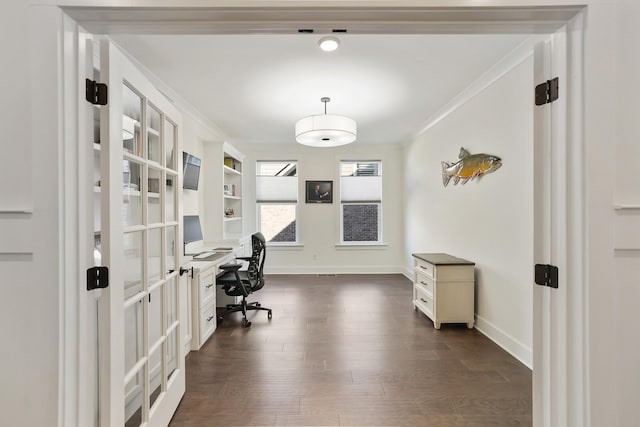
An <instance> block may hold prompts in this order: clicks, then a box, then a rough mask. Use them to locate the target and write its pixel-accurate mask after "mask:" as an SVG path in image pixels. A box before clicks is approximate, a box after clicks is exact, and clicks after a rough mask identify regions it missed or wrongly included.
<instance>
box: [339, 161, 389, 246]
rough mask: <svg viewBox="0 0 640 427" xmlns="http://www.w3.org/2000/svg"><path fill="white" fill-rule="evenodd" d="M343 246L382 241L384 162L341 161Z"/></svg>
mask: <svg viewBox="0 0 640 427" xmlns="http://www.w3.org/2000/svg"><path fill="white" fill-rule="evenodd" d="M340 211H341V215H340V222H341V227H340V228H341V232H340V234H341V241H342V242H343V243H380V242H382V220H381V214H382V162H380V161H342V162H340Z"/></svg>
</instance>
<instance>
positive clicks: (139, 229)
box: [96, 40, 185, 426]
mask: <svg viewBox="0 0 640 427" xmlns="http://www.w3.org/2000/svg"><path fill="white" fill-rule="evenodd" d="M100 80H101V81H102V82H103V83H106V84H107V85H108V88H109V99H108V104H107V105H105V106H102V107H100V110H101V111H100V124H101V126H100V142H99V152H100V156H99V157H100V185H99V187H98V188H97V190H96V192H99V194H100V199H101V220H100V223H101V231H100V234H101V249H102V265H104V266H107V267H108V268H109V287H108V288H106V289H105V290H104V291H103V293H102V295H101V297H100V300H99V305H98V312H99V313H98V329H99V332H98V335H99V345H98V348H99V350H98V361H99V402H98V405H99V410H98V412H99V420H100V425H101V426H140V425H145V426H164V425H167V424H168V423H169V421H170V419H171V416H172V415H173V413H174V412H175V409H176V408H177V405H178V403H179V401H180V399H181V397H182V395H183V394H184V390H185V374H184V354H183V346H182V345H181V339H180V336H181V332H180V329H181V324H180V319H179V307H180V304H179V303H180V301H179V292H178V270H179V262H180V256H181V251H180V250H179V249H180V247H181V245H180V243H179V242H181V241H182V231H181V227H180V222H179V218H180V209H179V206H180V193H181V192H180V191H179V189H180V188H181V187H182V184H181V181H182V180H181V176H180V166H181V165H180V162H179V161H178V158H179V156H178V154H179V153H180V140H181V128H182V123H181V116H180V114H179V112H178V111H177V110H176V109H175V107H174V106H173V105H172V104H171V103H170V102H169V101H168V100H167V99H166V98H165V97H164V96H163V95H162V94H161V93H160V92H159V91H158V90H157V89H155V88H154V87H153V86H152V84H151V83H150V82H149V81H148V80H147V79H146V78H145V77H144V75H143V74H142V73H141V72H140V71H139V70H138V69H137V68H136V67H135V66H134V65H133V64H132V63H131V62H130V61H129V60H128V59H127V58H126V57H125V55H124V54H123V53H122V52H121V51H120V50H119V48H118V47H117V46H115V45H114V44H113V43H112V42H110V41H109V40H102V41H101V43H100Z"/></svg>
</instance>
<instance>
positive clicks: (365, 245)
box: [334, 159, 387, 249]
mask: <svg viewBox="0 0 640 427" xmlns="http://www.w3.org/2000/svg"><path fill="white" fill-rule="evenodd" d="M348 162H356V163H374V162H375V163H378V164H379V171H380V172H379V173H380V175H379V176H380V177H381V181H382V184H381V185H382V188H381V189H380V201H379V202H347V203H343V202H342V186H341V183H342V163H348ZM338 183H339V184H338V185H340V189H339V193H338V194H339V199H338V204H339V205H340V206H339V209H338V211H339V215H340V220H339V227H340V241H339V242H338V243H337V244H336V245H335V247H336V249H372V247H376V246H377V247H379V248H380V249H384V248H385V247H386V246H387V244H386V243H384V234H383V230H384V228H383V223H384V221H383V211H384V209H383V205H384V175H383V168H382V160H379V159H376V160H372V159H369V160H365V159H358V160H354V159H340V161H339V162H338ZM334 193H335V192H334ZM344 205H378V240H376V241H370V242H369V241H345V240H344V223H343V220H344V212H343V207H344Z"/></svg>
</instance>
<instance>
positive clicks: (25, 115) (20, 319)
mask: <svg viewBox="0 0 640 427" xmlns="http://www.w3.org/2000/svg"><path fill="white" fill-rule="evenodd" d="M26 3H27V2H23V1H20V0H14V1H9V2H3V4H2V13H0V16H1V17H0V24H1V25H0V33H2V35H3V37H2V39H3V42H2V60H1V62H2V64H3V65H4V66H3V68H6V71H3V72H2V79H0V90H2V99H1V100H0V105H1V106H2V107H0V113H1V114H2V119H0V130H1V134H2V137H1V138H0V141H1V142H0V144H1V149H2V155H0V164H1V166H0V170H2V172H1V173H0V179H2V184H1V187H0V210H5V209H6V210H14V209H25V208H26V209H29V210H32V211H33V213H32V214H26V215H14V214H0V242H2V244H1V247H0V339H1V340H2V344H1V345H0V360H2V367H1V368H0V425H3V426H4V425H7V426H8V425H33V426H35V425H40V426H44V425H57V422H58V417H59V414H60V413H61V410H60V408H59V403H60V402H59V399H58V397H59V389H58V387H59V386H60V384H61V382H63V381H64V378H60V376H59V375H60V372H61V368H62V365H61V363H62V362H63V360H62V355H61V351H62V350H61V342H62V339H63V333H62V331H63V329H62V328H61V324H60V313H62V312H63V310H64V305H62V304H63V303H62V302H61V301H60V295H62V292H63V291H62V289H63V288H64V285H65V281H64V280H63V277H64V276H63V271H64V267H65V263H64V253H63V252H61V251H64V248H65V246H64V238H63V231H64V228H63V222H64V217H63V216H62V215H61V212H62V206H63V205H64V203H65V198H64V193H63V192H61V191H60V184H61V182H62V180H63V176H64V167H65V165H64V163H63V162H62V158H63V148H62V147H63V144H62V141H60V139H59V137H60V135H61V134H62V133H61V132H62V128H61V123H60V122H58V121H56V120H55V117H56V114H55V112H56V111H57V110H56V109H57V108H58V107H59V106H60V105H59V102H60V100H61V96H62V94H61V91H60V89H61V86H60V85H59V84H58V83H59V82H58V78H60V77H61V75H60V73H59V72H60V69H59V68H58V67H56V66H55V64H57V63H58V58H59V56H58V42H59V41H60V40H59V38H58V37H59V36H60V35H61V34H60V31H59V28H58V24H60V23H61V21H58V20H59V19H60V14H59V13H56V12H57V11H56V10H50V11H46V12H42V13H39V14H33V15H31V16H32V18H33V19H34V21H36V22H37V24H34V26H33V27H31V28H30V21H29V19H28V16H30V15H29V14H28V11H27V9H28V7H27V4H26ZM29 31H32V32H35V33H36V34H37V35H39V36H40V37H41V38H36V39H35V40H37V44H34V45H32V44H31V43H35V42H34V39H30V38H29V37H28V32H29ZM35 46H37V49H36V48H35ZM51 64H54V65H53V66H52V65H51ZM31 65H33V67H34V68H33V74H32V73H31V71H30V66H31ZM45 69H46V70H47V72H46V73H38V72H37V70H45ZM38 74H46V76H42V75H40V76H39V78H40V79H41V80H40V82H41V83H42V82H46V83H44V84H42V85H33V84H32V80H31V79H32V78H35V77H36V76H37V75H38ZM36 87H37V88H38V89H36ZM38 91H40V93H37V92H38ZM36 100H37V101H36ZM51 118H53V119H54V120H47V119H51ZM14 155H15V156H17V157H13V156H14ZM68 214H69V215H70V216H71V215H73V214H74V213H72V212H69V213H68ZM16 231H18V232H17V233H16V234H17V236H16V235H15V234H13V233H14V232H16ZM15 252H17V253H15ZM69 357H73V355H69Z"/></svg>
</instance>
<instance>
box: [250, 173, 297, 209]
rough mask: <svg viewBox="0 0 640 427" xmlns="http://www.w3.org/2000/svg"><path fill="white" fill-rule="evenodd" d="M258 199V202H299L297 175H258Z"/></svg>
mask: <svg viewBox="0 0 640 427" xmlns="http://www.w3.org/2000/svg"><path fill="white" fill-rule="evenodd" d="M256 201H257V202H258V203H266V202H271V203H297V202H298V177H297V176H257V177H256Z"/></svg>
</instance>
